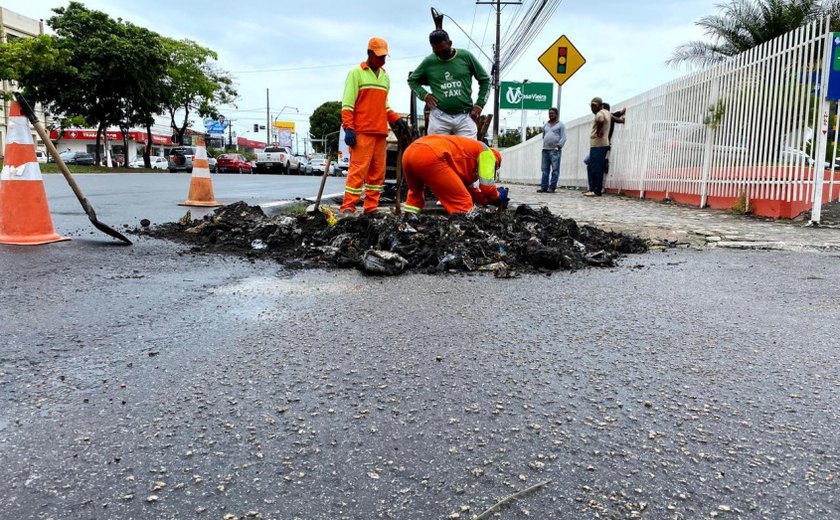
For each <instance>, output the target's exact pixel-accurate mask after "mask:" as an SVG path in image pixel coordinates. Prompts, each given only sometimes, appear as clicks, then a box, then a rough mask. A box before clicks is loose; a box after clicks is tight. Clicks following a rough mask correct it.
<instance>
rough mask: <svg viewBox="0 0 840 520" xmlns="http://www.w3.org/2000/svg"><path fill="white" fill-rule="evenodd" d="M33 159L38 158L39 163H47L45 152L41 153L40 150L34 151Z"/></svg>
mask: <svg viewBox="0 0 840 520" xmlns="http://www.w3.org/2000/svg"><path fill="white" fill-rule="evenodd" d="M35 157H37V158H38V162H39V163H45V162H47V152H43V151H41V150H35Z"/></svg>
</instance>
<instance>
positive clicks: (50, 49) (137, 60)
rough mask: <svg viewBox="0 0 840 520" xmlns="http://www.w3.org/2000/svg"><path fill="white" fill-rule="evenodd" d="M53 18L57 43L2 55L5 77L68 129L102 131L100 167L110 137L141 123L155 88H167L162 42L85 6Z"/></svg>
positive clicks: (6, 48)
mask: <svg viewBox="0 0 840 520" xmlns="http://www.w3.org/2000/svg"><path fill="white" fill-rule="evenodd" d="M53 12H54V13H55V16H53V17H51V18H50V19H49V20H48V22H47V23H48V24H49V25H50V27H52V28H53V30H54V31H55V35H54V36H47V35H44V36H39V37H37V38H32V39H28V38H23V39H18V40H15V41H14V42H11V43H9V44H6V45H3V46H2V47H0V74H2V75H3V76H4V77H5V78H7V79H14V80H16V81H18V82H19V83H20V85H21V87H22V90H23V92H24V94H25V95H26V96H27V97H28V98H29V99H30V100H31V101H32V102H36V101H40V102H41V103H42V104H43V105H44V106H45V108H46V109H47V110H49V111H50V112H52V113H53V114H57V115H58V116H59V118H61V126H62V127H65V126H68V125H93V126H95V127H96V129H97V132H96V153H95V155H96V161H97V162H99V159H100V152H99V143H100V142H101V139H102V135H103V132H104V131H105V130H106V129H107V128H108V127H109V126H111V125H119V126H120V127H121V128H124V129H126V128H127V125H128V124H129V123H133V121H134V119H136V117H137V111H138V110H139V109H141V108H142V103H141V101H144V100H145V98H146V97H147V95H148V92H149V91H150V85H151V84H153V83H154V81H156V80H157V81H159V79H158V78H159V77H160V72H162V70H163V67H164V65H165V61H164V55H163V54H162V53H161V52H158V51H157V49H158V47H159V44H158V43H157V42H158V40H159V36H158V35H157V34H155V33H152V32H151V31H148V30H146V29H141V28H139V27H136V26H134V25H131V24H128V23H125V22H123V21H122V20H114V19H112V18H111V17H109V16H108V15H107V14H105V13H103V12H101V11H91V10H88V9H86V8H85V7H84V6H83V5H82V4H80V3H78V2H70V4H69V5H68V6H67V7H66V8H64V7H62V8H56V9H54V10H53ZM149 75H154V76H153V77H152V78H150V77H149ZM123 143H124V145H125V146H127V142H126V140H124V141H123Z"/></svg>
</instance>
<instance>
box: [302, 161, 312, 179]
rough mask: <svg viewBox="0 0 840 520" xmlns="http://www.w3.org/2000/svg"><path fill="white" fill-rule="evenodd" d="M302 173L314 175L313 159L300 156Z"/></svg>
mask: <svg viewBox="0 0 840 520" xmlns="http://www.w3.org/2000/svg"><path fill="white" fill-rule="evenodd" d="M300 173H302V174H303V175H312V174H313V171H312V161H311V160H310V159H307V158H306V157H301V158H300Z"/></svg>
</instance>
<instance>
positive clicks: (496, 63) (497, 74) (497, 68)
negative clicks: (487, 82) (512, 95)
mask: <svg viewBox="0 0 840 520" xmlns="http://www.w3.org/2000/svg"><path fill="white" fill-rule="evenodd" d="M476 5H492V6H495V7H496V46H495V48H494V49H493V80H492V81H493V146H499V85H500V84H501V83H500V82H501V77H502V66H501V60H500V55H501V46H502V6H503V5H522V0H515V1H510V0H509V1H506V2H503V1H502V0H491V1H489V2H482V1H481V0H478V1H477V2H476Z"/></svg>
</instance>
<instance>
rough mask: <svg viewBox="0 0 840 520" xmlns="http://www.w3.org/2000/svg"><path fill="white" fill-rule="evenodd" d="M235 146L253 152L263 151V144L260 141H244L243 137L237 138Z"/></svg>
mask: <svg viewBox="0 0 840 520" xmlns="http://www.w3.org/2000/svg"><path fill="white" fill-rule="evenodd" d="M236 144H237V145H238V146H239V147H240V148H251V149H253V150H263V149H265V143H263V142H262V141H252V140H251V139H246V138H244V137H237V138H236Z"/></svg>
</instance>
